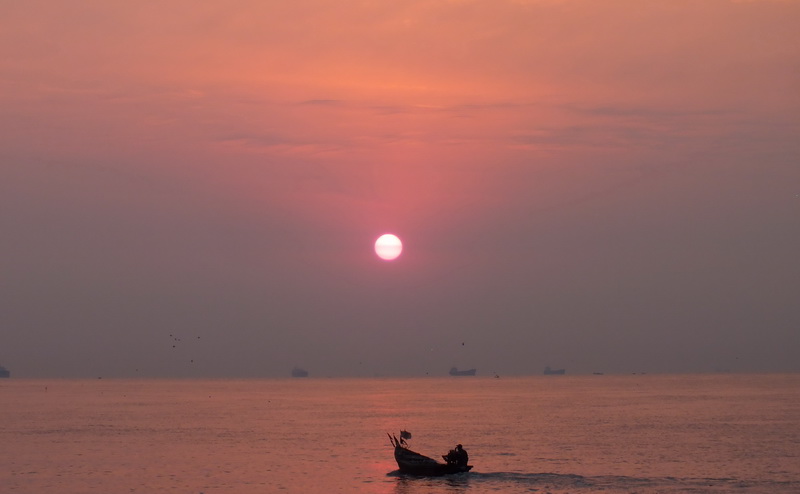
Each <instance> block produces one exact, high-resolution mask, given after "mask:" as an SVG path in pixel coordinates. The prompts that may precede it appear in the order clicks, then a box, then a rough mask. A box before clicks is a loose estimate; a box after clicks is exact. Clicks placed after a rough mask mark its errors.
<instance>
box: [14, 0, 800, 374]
mask: <svg viewBox="0 0 800 494" xmlns="http://www.w3.org/2000/svg"><path fill="white" fill-rule="evenodd" d="M799 25H800V2H796V1H777V0H776V1H773V0H755V1H730V0H687V1H681V0H653V1H642V0H629V1H619V0H604V1H602V2H598V1H593V0H585V1H558V0H483V1H470V0H399V1H391V2H388V1H382V0H372V1H368V0H360V1H346V2H343V1H340V0H293V1H291V2H288V1H282V0H281V1H278V0H274V1H264V0H240V1H224V2H223V1H202V0H185V1H180V0H175V1H170V2H161V1H137V2H131V1H127V0H105V1H70V2H63V1H56V0H46V1H36V0H26V1H24V2H15V1H2V0H0V364H3V365H5V366H6V367H8V368H9V369H10V370H11V371H12V373H13V375H15V376H20V377H26V376H27V377H49V376H64V377H95V376H103V377H127V376H175V377H191V376H198V377H206V376H220V377H226V376H248V377H249V376H287V375H288V374H289V371H290V370H291V368H292V367H293V366H295V365H297V366H301V367H304V368H306V369H308V370H309V372H310V373H311V374H312V376H341V375H363V376H373V375H425V374H426V373H429V374H430V375H444V374H446V372H447V370H448V369H449V368H450V367H451V366H458V367H461V368H469V367H477V368H478V373H479V374H483V375H491V374H492V373H494V372H497V373H499V374H500V375H511V374H539V373H541V371H542V368H543V367H544V366H545V365H550V366H553V367H565V368H567V372H568V373H587V372H593V371H602V372H606V373H615V372H624V373H629V372H695V371H714V370H720V369H729V370H732V371H800V30H798V26H799ZM387 232H391V233H395V234H397V235H398V236H399V237H400V238H401V239H402V240H403V242H404V246H405V249H404V251H403V254H402V256H401V257H400V258H399V259H398V260H396V261H393V262H385V261H381V260H380V259H379V258H378V257H376V255H375V253H374V252H373V242H374V241H375V239H376V238H377V237H378V236H379V235H380V234H382V233H387ZM177 340H180V341H177ZM173 345H174V347H173Z"/></svg>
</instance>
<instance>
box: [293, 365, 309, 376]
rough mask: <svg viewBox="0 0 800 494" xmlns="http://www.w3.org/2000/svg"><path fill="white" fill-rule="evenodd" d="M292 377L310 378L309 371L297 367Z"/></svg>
mask: <svg viewBox="0 0 800 494" xmlns="http://www.w3.org/2000/svg"><path fill="white" fill-rule="evenodd" d="M292 377H308V371H307V370H305V369H301V368H300V367H295V368H294V369H292Z"/></svg>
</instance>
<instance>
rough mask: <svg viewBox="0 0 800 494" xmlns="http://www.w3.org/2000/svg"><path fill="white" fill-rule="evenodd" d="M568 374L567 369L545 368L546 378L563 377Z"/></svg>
mask: <svg viewBox="0 0 800 494" xmlns="http://www.w3.org/2000/svg"><path fill="white" fill-rule="evenodd" d="M566 373H567V370H566V369H551V368H550V367H549V366H548V367H545V368H544V375H545V376H563V375H564V374H566Z"/></svg>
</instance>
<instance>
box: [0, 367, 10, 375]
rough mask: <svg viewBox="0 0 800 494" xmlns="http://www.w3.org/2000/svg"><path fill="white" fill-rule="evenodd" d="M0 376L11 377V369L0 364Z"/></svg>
mask: <svg viewBox="0 0 800 494" xmlns="http://www.w3.org/2000/svg"><path fill="white" fill-rule="evenodd" d="M0 377H11V371H10V370H8V369H6V368H5V367H3V366H2V365H0Z"/></svg>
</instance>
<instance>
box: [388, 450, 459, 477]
mask: <svg viewBox="0 0 800 494" xmlns="http://www.w3.org/2000/svg"><path fill="white" fill-rule="evenodd" d="M394 459H395V461H397V466H398V467H399V468H400V472H401V473H405V474H409V475H420V476H426V477H439V476H442V475H451V474H455V473H464V472H469V471H470V470H472V465H455V464H452V463H439V462H438V461H436V460H434V459H433V458H428V457H427V456H425V455H421V454H419V453H417V452H415V451H411V450H410V449H408V448H404V447H402V446H396V447H395V448H394Z"/></svg>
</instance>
